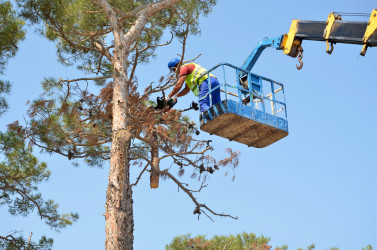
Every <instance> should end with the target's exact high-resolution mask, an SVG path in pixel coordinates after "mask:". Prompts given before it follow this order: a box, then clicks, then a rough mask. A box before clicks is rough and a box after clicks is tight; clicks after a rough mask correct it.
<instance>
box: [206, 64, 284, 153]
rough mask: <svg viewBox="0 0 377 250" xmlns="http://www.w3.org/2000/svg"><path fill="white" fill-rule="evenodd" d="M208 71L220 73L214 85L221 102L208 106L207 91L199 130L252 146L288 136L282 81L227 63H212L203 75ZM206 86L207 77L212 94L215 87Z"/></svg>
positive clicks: (268, 143) (216, 74) (258, 146)
mask: <svg viewBox="0 0 377 250" xmlns="http://www.w3.org/2000/svg"><path fill="white" fill-rule="evenodd" d="M229 71H233V72H230V74H229ZM209 72H211V73H212V74H214V75H215V76H216V77H218V76H219V74H220V75H222V78H223V79H222V80H221V78H219V82H220V86H218V87H217V88H220V91H221V92H222V94H221V100H222V101H221V102H219V103H216V104H214V105H212V97H211V95H210V94H209V99H210V108H209V109H207V110H206V111H204V112H203V113H201V114H200V129H201V130H202V131H205V132H208V133H210V134H211V135H212V134H214V135H217V136H221V137H223V138H226V139H229V140H230V141H233V140H234V141H237V142H239V143H242V144H245V145H247V146H249V147H250V146H252V147H256V148H263V147H266V146H268V145H271V144H272V143H274V142H276V141H278V140H280V139H282V138H284V137H286V136H287V135H288V120H287V111H286V104H285V96H284V86H283V84H281V83H279V82H276V81H273V80H271V79H268V78H266V77H262V76H258V75H256V74H253V73H250V72H246V71H245V70H243V69H241V68H238V67H236V66H233V65H231V64H228V63H222V64H219V65H217V66H215V67H214V68H212V69H210V70H209V71H208V72H206V73H205V74H203V76H204V75H206V74H209ZM210 85H211V84H210V80H209V89H210V91H209V93H212V92H213V91H214V90H215V89H217V88H214V89H211V87H210ZM204 98H205V97H204ZM202 99H203V98H202ZM200 100H201V99H199V101H200Z"/></svg>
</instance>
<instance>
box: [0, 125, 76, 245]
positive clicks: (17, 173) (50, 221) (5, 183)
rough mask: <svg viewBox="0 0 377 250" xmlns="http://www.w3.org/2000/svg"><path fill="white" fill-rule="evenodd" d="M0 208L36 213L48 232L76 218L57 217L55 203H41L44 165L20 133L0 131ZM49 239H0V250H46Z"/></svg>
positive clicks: (13, 236)
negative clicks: (25, 249)
mask: <svg viewBox="0 0 377 250" xmlns="http://www.w3.org/2000/svg"><path fill="white" fill-rule="evenodd" d="M0 152H1V155H0V156H1V158H0V159H2V161H0V206H7V207H8V211H9V214H11V215H21V216H27V215H29V214H30V213H32V212H33V211H36V212H37V214H38V215H39V217H40V218H41V219H42V220H43V221H45V222H46V224H47V225H49V226H50V227H51V229H53V230H56V231H59V230H60V229H62V228H65V227H66V226H68V225H71V224H72V223H73V222H74V221H76V220H77V219H78V215H77V214H74V213H67V214H59V213H58V207H59V206H58V204H56V203H55V202H54V201H52V200H44V199H43V198H42V195H41V193H40V192H39V191H38V185H39V184H40V183H42V182H44V181H47V180H48V179H49V177H50V174H51V173H50V171H49V170H48V169H47V165H46V163H44V162H39V160H38V159H37V158H36V157H35V156H34V155H33V154H32V147H28V146H27V145H25V141H24V138H23V137H22V136H21V134H17V133H15V132H11V131H8V132H6V133H1V132H0ZM51 244H52V239H48V238H46V237H45V236H44V237H42V238H41V239H40V241H39V242H38V243H36V242H33V241H29V240H27V239H25V238H23V236H22V235H21V234H20V233H17V232H14V233H11V234H10V235H6V236H0V248H1V249H23V248H24V247H26V246H27V245H29V248H28V249H48V248H49V247H50V246H51Z"/></svg>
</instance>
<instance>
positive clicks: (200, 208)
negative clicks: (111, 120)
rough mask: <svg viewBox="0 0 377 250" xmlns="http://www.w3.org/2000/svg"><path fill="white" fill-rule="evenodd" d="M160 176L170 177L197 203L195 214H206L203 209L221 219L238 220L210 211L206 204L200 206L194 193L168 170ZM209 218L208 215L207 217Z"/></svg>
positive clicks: (161, 172)
mask: <svg viewBox="0 0 377 250" xmlns="http://www.w3.org/2000/svg"><path fill="white" fill-rule="evenodd" d="M160 174H161V175H166V176H168V177H169V178H170V179H171V180H173V181H174V182H175V183H176V184H177V185H178V187H180V188H181V189H182V190H183V191H184V192H185V193H186V194H187V195H188V196H189V197H190V198H191V200H192V201H193V202H194V203H195V205H196V208H195V210H194V214H196V213H197V214H200V211H202V212H205V211H203V209H202V208H204V209H206V210H207V211H209V212H210V213H212V214H213V215H216V216H220V217H229V218H232V219H235V220H237V219H238V217H234V216H232V215H229V214H224V213H221V214H220V213H216V212H214V211H213V210H212V209H210V208H209V207H208V206H207V205H205V204H200V203H199V202H198V201H197V199H196V198H195V197H194V196H193V195H192V191H190V190H189V189H187V188H185V187H184V185H183V184H182V183H181V182H180V181H178V180H177V179H176V178H175V177H174V176H173V175H172V174H170V173H169V171H168V170H167V169H165V170H163V171H160ZM207 216H208V215H207ZM211 220H212V219H211Z"/></svg>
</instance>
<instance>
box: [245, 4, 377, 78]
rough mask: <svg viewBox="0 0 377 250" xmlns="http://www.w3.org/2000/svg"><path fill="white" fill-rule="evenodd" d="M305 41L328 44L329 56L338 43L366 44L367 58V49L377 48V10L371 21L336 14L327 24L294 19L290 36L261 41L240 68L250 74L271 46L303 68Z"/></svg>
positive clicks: (330, 15) (361, 53)
mask: <svg viewBox="0 0 377 250" xmlns="http://www.w3.org/2000/svg"><path fill="white" fill-rule="evenodd" d="M303 40H312V41H322V42H326V44H327V48H326V52H327V53H329V54H331V53H332V51H333V49H334V44H336V43H347V44H359V45H363V48H362V50H361V52H360V55H362V56H364V55H365V53H366V51H367V48H368V47H374V46H377V9H374V10H373V11H372V13H371V15H370V18H369V21H368V22H358V21H343V20H342V17H341V15H340V14H338V13H335V12H332V13H330V14H329V16H328V19H327V21H307V20H298V19H296V20H293V21H292V24H291V28H290V30H289V32H288V34H284V35H282V36H279V37H276V38H272V39H265V40H262V41H261V42H259V44H258V45H257V47H256V48H254V50H253V51H252V52H251V54H250V55H249V56H248V58H247V59H246V61H245V62H244V64H243V65H242V67H241V68H242V69H245V70H246V71H250V70H251V69H252V68H253V66H254V65H255V63H256V62H257V60H258V58H259V56H260V55H261V53H262V51H263V50H264V49H265V48H267V47H272V48H276V49H278V50H283V52H284V54H286V55H288V56H291V57H297V56H299V61H300V65H299V66H297V68H298V69H301V67H302V61H301V58H302V52H303V49H302V46H301V44H302V41H303ZM330 46H331V48H330Z"/></svg>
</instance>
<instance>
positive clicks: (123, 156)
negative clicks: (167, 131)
mask: <svg viewBox="0 0 377 250" xmlns="http://www.w3.org/2000/svg"><path fill="white" fill-rule="evenodd" d="M180 1H182V0H161V1H159V2H155V3H151V4H146V5H144V6H139V7H140V8H139V7H137V8H135V12H131V15H135V16H137V19H136V21H135V23H134V25H133V26H132V27H131V28H130V29H129V30H128V31H127V33H126V34H125V33H124V32H125V29H124V27H122V25H121V24H120V22H119V19H118V17H117V15H116V13H115V11H114V9H113V8H112V6H111V5H110V4H109V2H108V1H107V0H98V1H96V3H97V4H99V5H100V6H101V8H102V9H103V10H104V13H105V14H106V16H107V18H108V19H109V21H110V23H111V26H112V28H113V29H114V30H113V34H114V45H115V48H114V56H113V60H112V64H113V66H114V73H113V77H114V89H113V127H112V132H113V136H112V144H111V159H110V172H109V185H108V187H107V191H106V205H105V208H106V212H105V218H106V242H105V248H106V249H107V250H118V249H126V250H132V249H133V231H134V221H133V207H132V203H133V200H132V189H131V186H130V178H129V177H130V164H129V148H130V137H131V134H130V132H129V131H128V130H127V129H128V128H127V110H128V107H127V105H128V104H127V100H128V96H129V80H132V79H128V77H127V68H128V64H127V59H128V56H129V53H130V47H131V45H132V44H133V43H134V42H135V41H136V39H137V37H138V36H139V35H140V33H141V31H142V30H143V28H144V26H145V24H146V23H147V21H148V19H149V18H151V17H152V16H153V15H154V14H155V13H157V12H159V11H161V10H163V9H166V8H168V7H170V6H172V5H174V4H177V3H179V2H180ZM141 7H142V8H141ZM136 9H138V10H140V11H139V12H138V11H136ZM157 152H158V151H157ZM153 165H155V164H153ZM157 166H158V165H157Z"/></svg>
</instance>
